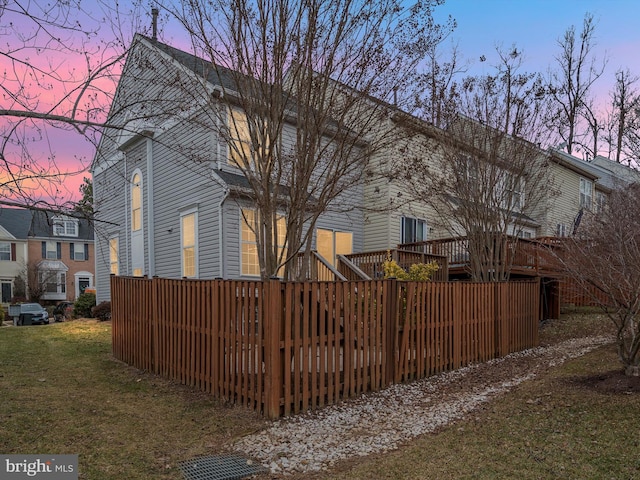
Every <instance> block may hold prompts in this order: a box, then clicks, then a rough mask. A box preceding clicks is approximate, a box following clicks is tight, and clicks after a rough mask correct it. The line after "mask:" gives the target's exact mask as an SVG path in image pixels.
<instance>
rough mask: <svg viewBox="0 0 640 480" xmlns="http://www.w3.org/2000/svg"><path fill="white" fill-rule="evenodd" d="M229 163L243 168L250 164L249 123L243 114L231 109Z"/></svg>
mask: <svg viewBox="0 0 640 480" xmlns="http://www.w3.org/2000/svg"><path fill="white" fill-rule="evenodd" d="M229 134H230V137H231V142H230V143H229V161H230V163H231V165H235V166H236V167H240V168H245V166H246V165H247V164H249V165H250V164H251V163H252V160H253V159H252V153H251V150H252V149H251V134H250V132H249V123H248V121H247V116H246V114H245V113H244V112H242V111H240V110H238V109H232V110H231V111H230V112H229Z"/></svg>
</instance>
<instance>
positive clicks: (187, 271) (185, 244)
mask: <svg viewBox="0 0 640 480" xmlns="http://www.w3.org/2000/svg"><path fill="white" fill-rule="evenodd" d="M197 238H198V212H197V210H195V209H190V210H187V211H185V212H183V213H182V214H181V215H180V242H181V250H182V276H183V277H188V278H195V277H197V276H198V246H197Z"/></svg>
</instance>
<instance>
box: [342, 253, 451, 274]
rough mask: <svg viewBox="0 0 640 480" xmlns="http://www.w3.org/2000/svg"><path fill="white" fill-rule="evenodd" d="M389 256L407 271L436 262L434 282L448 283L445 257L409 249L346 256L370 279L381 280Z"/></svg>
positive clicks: (447, 266) (447, 264) (447, 263)
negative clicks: (410, 268) (418, 265)
mask: <svg viewBox="0 0 640 480" xmlns="http://www.w3.org/2000/svg"><path fill="white" fill-rule="evenodd" d="M389 255H391V259H392V260H395V261H396V262H397V263H398V265H400V266H401V267H402V268H404V269H405V270H408V269H409V267H411V265H413V264H415V263H431V262H435V263H437V264H438V270H437V271H436V272H435V273H434V275H433V277H432V280H434V281H446V280H448V279H449V262H448V259H447V258H446V257H445V256H443V255H434V254H431V253H425V252H419V251H412V250H408V249H393V250H375V251H371V252H362V253H351V254H349V255H345V257H346V258H347V259H349V260H350V261H351V263H353V264H354V265H356V266H357V267H358V268H359V269H360V270H362V271H363V272H364V273H365V274H366V275H368V276H369V277H370V278H373V279H380V278H384V262H386V261H387V258H388V257H389Z"/></svg>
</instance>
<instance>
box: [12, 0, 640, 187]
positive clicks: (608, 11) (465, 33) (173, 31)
mask: <svg viewBox="0 0 640 480" xmlns="http://www.w3.org/2000/svg"><path fill="white" fill-rule="evenodd" d="M40 1H41V0H40ZM587 12H590V13H592V14H593V15H594V17H595V20H596V23H597V27H596V41H597V46H596V50H597V56H598V58H599V59H602V58H604V56H605V55H606V56H607V58H608V66H607V68H606V71H605V74H604V75H603V76H602V78H601V79H600V80H599V82H598V84H597V85H596V88H597V92H596V93H597V95H598V100H599V103H600V104H601V105H604V104H605V103H606V102H607V101H608V94H609V91H610V89H611V88H612V85H613V79H614V74H615V72H616V70H618V69H619V68H626V67H628V68H629V69H630V70H631V72H632V73H633V74H636V75H638V74H640V61H639V60H638V56H639V52H640V29H638V27H637V23H638V20H639V19H640V1H637V0H606V1H605V0H529V1H524V0H523V1H518V0H447V1H446V3H445V4H444V5H443V6H442V7H439V8H438V9H437V10H436V18H437V19H439V20H444V19H445V18H446V15H448V14H451V15H452V16H453V17H454V18H455V19H456V21H457V23H458V27H457V29H456V30H455V31H454V32H453V34H452V36H451V39H452V40H453V41H456V42H457V43H458V45H459V50H460V52H461V53H462V54H463V57H464V59H465V60H467V61H469V62H471V65H470V68H469V73H471V74H476V73H483V72H486V73H488V72H489V71H490V68H491V65H492V64H493V63H494V61H495V45H496V44H502V45H503V46H504V47H505V48H509V47H510V46H511V45H512V44H514V43H515V44H516V45H517V47H518V49H519V50H522V51H524V54H525V57H524V58H525V61H524V64H523V70H524V71H539V72H542V73H545V72H546V71H547V70H548V68H549V67H553V62H554V55H555V54H557V52H558V45H557V41H558V38H560V37H561V36H562V35H563V33H564V31H565V30H566V29H567V28H568V27H569V26H571V25H575V26H576V30H577V31H578V32H579V31H580V29H581V27H582V21H583V18H584V15H585V13H587ZM144 15H145V17H146V18H141V19H139V23H140V24H142V25H149V24H150V15H149V14H148V13H146V12H145V14H144ZM0 18H1V17H0ZM161 28H162V29H163V31H161V34H160V38H161V39H162V40H163V41H165V42H167V43H170V44H173V45H175V46H178V47H180V46H184V45H185V44H187V43H188V42H185V39H184V36H183V34H182V32H181V31H180V29H179V26H178V25H177V23H176V22H172V21H169V23H168V24H162V25H161ZM147 33H148V31H147ZM105 34H106V32H104V33H103V32H101V35H105ZM481 55H484V56H485V57H486V58H487V61H486V62H484V63H480V62H479V61H478V60H479V58H480V56H481ZM0 58H1V57H0ZM0 61H1V60H0ZM71 61H72V59H69V62H71ZM2 66H3V65H2V64H1V63H0V67H2ZM49 140H50V142H46V143H50V144H51V145H52V148H53V149H54V150H55V153H56V157H57V161H58V162H59V164H60V165H62V166H63V167H64V165H70V166H71V168H73V169H75V170H77V169H78V166H79V165H84V166H88V165H89V163H90V161H91V159H92V158H93V154H94V150H93V147H92V146H91V145H90V144H89V143H88V142H86V141H84V140H82V138H81V137H79V136H78V135H76V134H73V133H65V132H59V131H54V132H51V133H50V139H49ZM46 147H47V145H46V144H45V143H43V144H42V145H41V148H42V150H41V151H37V150H34V151H32V154H33V155H34V156H36V157H41V158H46V157H47V156H48V154H49V152H48V150H47V148H46ZM79 159H81V160H79ZM85 175H86V174H85ZM82 177H83V175H82V174H79V175H76V176H75V177H72V178H70V179H68V181H67V182H66V189H65V190H66V191H67V194H68V195H74V196H76V197H77V196H78V194H77V191H78V186H79V185H80V183H81V182H82Z"/></svg>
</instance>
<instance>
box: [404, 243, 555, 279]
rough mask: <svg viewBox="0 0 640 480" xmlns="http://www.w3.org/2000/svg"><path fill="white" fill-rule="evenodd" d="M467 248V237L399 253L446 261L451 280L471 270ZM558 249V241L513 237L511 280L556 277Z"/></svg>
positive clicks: (406, 246) (413, 246)
mask: <svg viewBox="0 0 640 480" xmlns="http://www.w3.org/2000/svg"><path fill="white" fill-rule="evenodd" d="M468 245H469V242H468V239H467V238H466V237H457V238H443V239H439V240H428V241H424V242H417V243H406V244H401V245H398V249H401V250H403V251H413V252H420V253H424V254H427V255H438V256H443V257H446V259H447V262H448V269H449V277H459V276H461V275H464V274H466V273H467V272H468V270H469V248H468ZM559 246H560V242H559V240H558V239H557V238H537V239H524V238H516V237H510V238H509V239H508V240H507V250H508V252H509V254H510V256H511V258H510V260H511V268H510V269H509V270H510V272H511V276H516V277H557V276H558V275H559V268H558V265H557V261H556V260H555V255H554V250H555V249H557V248H559Z"/></svg>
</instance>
